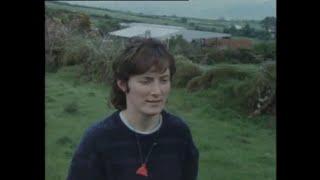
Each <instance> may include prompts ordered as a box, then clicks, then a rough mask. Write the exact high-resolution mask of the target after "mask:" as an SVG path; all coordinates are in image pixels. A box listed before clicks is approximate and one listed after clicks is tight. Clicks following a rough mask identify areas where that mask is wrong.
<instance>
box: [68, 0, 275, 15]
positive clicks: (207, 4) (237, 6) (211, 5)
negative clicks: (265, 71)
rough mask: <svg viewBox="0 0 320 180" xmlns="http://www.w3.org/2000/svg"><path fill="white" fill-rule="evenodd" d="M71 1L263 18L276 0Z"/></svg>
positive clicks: (175, 12) (116, 7)
mask: <svg viewBox="0 0 320 180" xmlns="http://www.w3.org/2000/svg"><path fill="white" fill-rule="evenodd" d="M66 2H67V1H66ZM68 3H71V2H68ZM72 3H74V4H81V5H86V6H95V7H104V8H108V9H114V10H121V11H131V12H137V13H143V14H151V15H169V16H170V15H176V16H185V17H195V18H203V19H217V18H219V17H224V18H227V19H247V20H249V19H251V20H262V19H263V18H264V17H266V16H276V5H275V3H276V1H275V0H265V1H263V0H242V2H241V1H240V0H239V1H219V0H215V1H212V0H197V1H193V2H169V1H167V2H164V1H162V2H159V1H158V2H152V1H148V2H142V1H140V2H138V1H136V2H121V1H118V2H114V1H109V2H108V1H104V2H102V1H95V2H81V1H78V2H72Z"/></svg>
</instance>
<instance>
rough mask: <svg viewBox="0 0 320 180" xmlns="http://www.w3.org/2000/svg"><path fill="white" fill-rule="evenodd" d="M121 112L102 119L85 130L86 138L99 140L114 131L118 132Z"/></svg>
mask: <svg viewBox="0 0 320 180" xmlns="http://www.w3.org/2000/svg"><path fill="white" fill-rule="evenodd" d="M118 118H119V112H118V111H116V112H113V113H112V114H110V115H107V116H106V117H104V118H103V119H100V120H98V121H96V122H95V123H93V124H92V125H91V126H89V127H88V128H87V129H86V130H85V136H87V137H91V138H97V137H100V136H104V135H106V134H108V133H110V132H112V131H116V129H117V127H118V125H119V120H118Z"/></svg>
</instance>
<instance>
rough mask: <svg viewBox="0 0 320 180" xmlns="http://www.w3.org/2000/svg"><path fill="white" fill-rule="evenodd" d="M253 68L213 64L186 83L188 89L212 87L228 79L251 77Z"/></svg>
mask: <svg viewBox="0 0 320 180" xmlns="http://www.w3.org/2000/svg"><path fill="white" fill-rule="evenodd" d="M254 74H255V68H253V67H252V66H245V67H242V66H237V65H230V64H220V65H216V66H214V67H213V68H212V69H211V70H209V71H207V72H205V73H204V74H203V75H202V76H199V77H196V78H194V79H192V80H191V81H190V82H189V83H188V84H187V89H188V90H189V91H196V90H200V89H207V88H209V87H214V86H215V85H216V84H218V83H219V82H223V81H226V80H229V79H237V80H243V79H245V78H250V77H253V76H254Z"/></svg>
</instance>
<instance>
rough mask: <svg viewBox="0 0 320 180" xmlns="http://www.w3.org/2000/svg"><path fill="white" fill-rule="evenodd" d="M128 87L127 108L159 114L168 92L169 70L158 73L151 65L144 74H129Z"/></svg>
mask: <svg viewBox="0 0 320 180" xmlns="http://www.w3.org/2000/svg"><path fill="white" fill-rule="evenodd" d="M128 87H129V92H128V93H127V94H126V100H127V109H130V110H131V111H134V112H137V113H140V114H143V115H156V114H159V113H160V112H161V111H162V110H163V108H164V107H165V104H166V100H167V97H168V95H169V92H170V88H171V82H170V70H169V69H168V68H167V69H166V71H165V72H163V73H159V72H157V71H155V68H154V67H152V68H150V69H149V70H148V71H147V72H145V73H144V74H140V75H134V76H131V77H130V78H129V80H128Z"/></svg>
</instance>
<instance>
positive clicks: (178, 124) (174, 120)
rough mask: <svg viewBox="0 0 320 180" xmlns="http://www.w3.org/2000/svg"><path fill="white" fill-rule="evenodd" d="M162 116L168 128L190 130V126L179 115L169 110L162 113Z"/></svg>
mask: <svg viewBox="0 0 320 180" xmlns="http://www.w3.org/2000/svg"><path fill="white" fill-rule="evenodd" d="M162 116H163V119H164V122H165V123H166V124H167V126H170V127H173V128H179V129H185V130H189V126H188V124H187V122H186V121H185V119H183V118H181V117H179V116H178V115H175V114H172V113H170V112H168V111H167V110H163V111H162Z"/></svg>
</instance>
